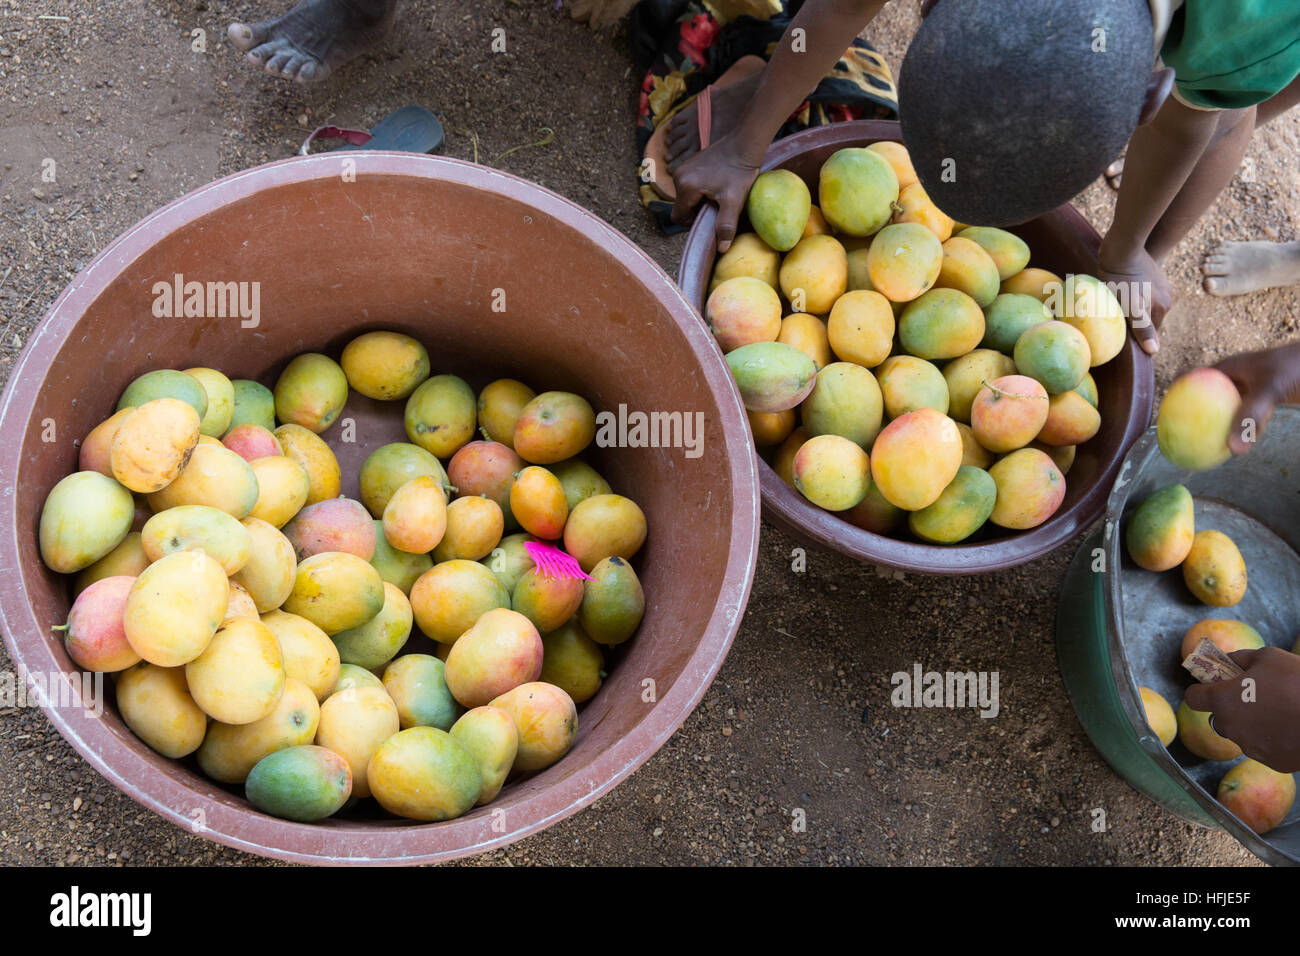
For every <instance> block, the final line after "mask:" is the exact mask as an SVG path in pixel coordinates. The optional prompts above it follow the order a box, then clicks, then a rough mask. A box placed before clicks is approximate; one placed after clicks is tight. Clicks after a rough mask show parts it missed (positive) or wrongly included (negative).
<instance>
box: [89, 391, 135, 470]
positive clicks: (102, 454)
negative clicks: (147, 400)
mask: <svg viewBox="0 0 1300 956" xmlns="http://www.w3.org/2000/svg"><path fill="white" fill-rule="evenodd" d="M133 411H135V406H134V405H128V406H127V407H126V408H123V409H121V410H120V411H117V412H114V413H113V415H112V417H111V418H109V419H107V420H106V421H102V422H100V423H99V424H98V425H96V426H95V427H94V428H92V429H91V430H90V434H89V435H87V436H86V437H85V440H84V441H82V443H81V451H80V452H79V453H78V455H79V458H78V465H77V470H78V471H97V472H99V473H100V474H101V475H107V476H108V477H109V478H112V477H113V464H112V455H113V438H114V436H116V435H117V430H118V429H119V428H121V427H122V422H123V421H125V420H126V417H127V416H128V415H130V414H131V413H132V412H133Z"/></svg>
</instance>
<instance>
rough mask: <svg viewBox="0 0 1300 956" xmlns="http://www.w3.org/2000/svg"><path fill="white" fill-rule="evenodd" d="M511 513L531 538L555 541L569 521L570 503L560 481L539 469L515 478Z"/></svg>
mask: <svg viewBox="0 0 1300 956" xmlns="http://www.w3.org/2000/svg"><path fill="white" fill-rule="evenodd" d="M510 510H511V511H512V512H513V513H514V516H515V520H516V521H518V522H519V526H520V527H521V528H523V529H524V530H525V531H527V532H528V533H529V534H532V535H536V536H537V537H539V538H542V539H545V540H547V541H555V540H557V539H558V538H559V537H560V535H562V534H563V533H564V523H565V522H566V521H568V520H569V502H568V498H567V497H565V494H564V485H562V484H560V479H559V478H556V477H555V476H554V475H553V474H551V473H550V472H549V471H547V470H546V469H545V468H542V467H540V466H538V465H529V466H528V467H527V468H524V469H523V470H521V471H520V472H519V474H517V475H515V480H514V482H513V483H512V484H511V485H510Z"/></svg>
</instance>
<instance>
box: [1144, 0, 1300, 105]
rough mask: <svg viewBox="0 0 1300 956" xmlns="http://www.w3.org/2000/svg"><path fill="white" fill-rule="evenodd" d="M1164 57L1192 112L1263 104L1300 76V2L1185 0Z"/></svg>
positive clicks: (1176, 14)
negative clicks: (1200, 109) (1196, 107)
mask: <svg viewBox="0 0 1300 956" xmlns="http://www.w3.org/2000/svg"><path fill="white" fill-rule="evenodd" d="M1160 57H1161V59H1162V60H1163V61H1164V63H1165V66H1168V67H1171V68H1172V69H1173V71H1174V75H1175V86H1176V87H1177V89H1178V95H1179V97H1180V98H1181V99H1182V100H1183V101H1184V102H1186V103H1188V104H1190V105H1192V106H1199V107H1201V108H1203V109H1221V110H1228V109H1244V108H1246V107H1248V106H1254V105H1255V104H1257V103H1262V102H1263V101H1264V100H1266V99H1268V98H1269V97H1271V96H1274V95H1275V94H1277V93H1280V92H1281V91H1282V90H1283V89H1285V88H1286V87H1287V85H1288V84H1290V83H1291V81H1292V80H1294V79H1295V78H1296V77H1297V76H1298V75H1300V0H1185V2H1184V3H1183V4H1182V6H1180V7H1179V8H1178V9H1177V10H1175V11H1174V12H1173V18H1172V20H1171V21H1170V24H1169V32H1168V33H1167V34H1166V35H1165V41H1164V45H1163V46H1162V47H1161V49H1160Z"/></svg>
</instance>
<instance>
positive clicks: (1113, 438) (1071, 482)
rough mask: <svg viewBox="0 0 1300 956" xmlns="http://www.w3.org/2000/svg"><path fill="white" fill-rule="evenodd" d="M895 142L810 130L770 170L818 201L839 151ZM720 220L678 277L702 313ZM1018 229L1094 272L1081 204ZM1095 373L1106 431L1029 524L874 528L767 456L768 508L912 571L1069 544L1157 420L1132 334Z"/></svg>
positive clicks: (1043, 259) (886, 129) (879, 126)
mask: <svg viewBox="0 0 1300 956" xmlns="http://www.w3.org/2000/svg"><path fill="white" fill-rule="evenodd" d="M886 139H888V140H895V141H899V142H901V141H902V134H901V133H900V132H899V127H898V124H897V123H895V122H887V121H883V120H860V121H857V122H852V123H836V124H834V125H831V126H822V127H818V128H815V129H809V130H804V131H803V132H801V133H796V134H794V135H793V136H789V137H786V138H785V139H783V140H780V141H779V142H777V143H776V144H775V145H773V146H772V148H771V149H770V150H768V153H767V157H766V159H765V161H764V163H763V169H765V170H767V169H789V170H791V171H792V172H794V173H796V174H797V175H799V176H800V177H801V178H802V179H803V180H804V181H805V182H806V183H807V184H808V187H809V189H810V190H811V191H812V194H813V197H814V202H815V201H816V198H815V197H816V196H817V174H818V171H819V170H820V169H821V165H822V163H824V162H825V161H826V160H827V159H828V158H829V157H830V155H831V154H832V153H834V152H835V151H836V150H838V149H843V148H845V147H848V146H867V145H870V144H871V143H874V142H878V141H880V140H886ZM1007 188H1009V189H1011V188H1014V183H1008V184H1007ZM716 218H717V211H716V209H715V207H713V206H707V207H706V208H705V210H704V211H703V212H702V213H701V214H700V215H699V217H698V218H697V219H696V220H695V225H694V226H693V227H692V229H691V231H690V235H689V236H687V239H686V247H685V249H684V250H683V252H682V261H681V265H680V267H679V270H678V274H677V282H678V284H679V285H680V286H681V287H682V290H683V291H684V292H685V293H686V297H687V298H688V299H690V301H691V302H692V303H694V304H695V306H696V308H697V309H699V310H700V312H701V314H702V313H703V311H704V300H705V298H706V297H707V296H706V293H707V290H708V286H709V277H710V276H711V275H712V273H713V262H714V259H715V258H716V256H717V251H716V244H715V242H714V235H713V230H714V222H715V220H716ZM1011 231H1012V232H1015V233H1016V234H1018V235H1019V236H1020V237H1021V238H1023V239H1024V240H1025V241H1026V242H1028V243H1029V246H1030V249H1031V250H1032V259H1031V260H1030V264H1031V265H1034V266H1038V267H1039V268H1043V269H1050V270H1051V271H1053V272H1055V273H1056V274H1058V275H1061V276H1064V275H1065V274H1067V273H1070V272H1091V271H1092V269H1093V268H1094V267H1093V265H1092V263H1093V261H1094V256H1095V253H1096V250H1097V247H1098V246H1099V245H1100V242H1101V240H1100V237H1099V236H1098V235H1097V233H1096V231H1095V230H1094V229H1093V228H1092V226H1091V225H1089V224H1088V221H1087V220H1086V219H1084V218H1083V216H1082V215H1081V214H1080V213H1079V212H1078V210H1076V209H1075V208H1074V207H1072V206H1068V205H1067V206H1061V207H1060V208H1059V209H1055V210H1053V211H1052V212H1050V213H1048V214H1047V215H1045V216H1040V217H1039V218H1037V219H1034V220H1032V221H1030V222H1027V223H1025V224H1024V225H1022V226H1015V227H1012V230H1011ZM1093 374H1094V377H1095V378H1096V380H1097V390H1098V394H1099V404H1100V411H1101V430H1100V431H1099V432H1098V433H1097V435H1096V436H1095V437H1094V438H1093V439H1092V440H1091V441H1089V442H1087V443H1086V444H1084V445H1081V446H1080V447H1079V449H1078V455H1077V457H1076V458H1075V461H1074V465H1073V467H1071V469H1070V474H1069V475H1068V476H1067V478H1066V495H1065V501H1064V502H1063V503H1062V505H1061V508H1060V510H1058V511H1057V512H1056V514H1055V515H1053V516H1052V518H1051V519H1050V520H1048V521H1045V522H1044V523H1043V524H1041V525H1039V526H1038V527H1037V528H1034V529H1032V530H1030V531H1022V532H1014V533H1008V534H1004V535H1000V536H997V537H989V538H983V539H980V540H978V541H973V542H970V543H967V544H959V545H948V546H936V545H929V544H923V543H921V542H918V541H914V540H900V539H897V538H889V537H885V536H883V535H878V534H872V533H871V532H869V531H863V530H862V529H861V528H857V527H855V526H853V525H851V524H849V523H848V522H847V521H844V520H843V519H841V518H838V517H836V516H835V515H833V514H831V513H830V512H827V511H823V510H822V509H820V508H818V507H816V506H814V505H812V504H810V503H809V502H808V501H807V500H806V499H805V498H804V497H803V496H802V495H800V494H799V493H798V492H797V491H795V490H794V489H793V488H791V487H790V486H789V485H787V484H786V483H785V482H784V481H782V480H781V479H780V478H779V477H777V474H776V472H774V471H773V470H772V469H771V467H769V466H768V465H767V463H765V462H763V461H761V460H760V462H759V483H760V485H761V486H762V494H763V515H764V517H766V518H767V519H768V520H769V521H771V522H772V523H773V524H775V525H776V526H777V527H779V528H781V529H783V530H784V531H786V532H788V533H789V534H791V535H794V536H795V537H797V538H800V539H802V540H804V541H808V542H811V543H813V544H816V545H818V546H820V547H823V548H826V549H829V550H831V551H837V552H839V553H840V554H844V555H847V556H848V557H851V558H855V559H857V560H859V561H867V562H870V563H872V564H876V565H885V566H888V567H893V568H900V569H903V570H906V571H922V572H926V573H930V574H947V575H954V574H978V573H980V572H984V571H996V570H999V569H1002V568H1009V567H1014V566H1015V565H1018V564H1024V563H1025V562H1027V561H1032V560H1033V559H1034V558H1037V557H1040V556H1042V555H1044V554H1046V553H1047V552H1049V551H1051V550H1053V549H1054V548H1057V547H1059V546H1060V545H1062V544H1064V543H1065V542H1067V541H1069V540H1070V539H1071V538H1073V537H1074V536H1075V535H1076V534H1078V533H1079V532H1081V531H1083V530H1085V529H1086V528H1088V527H1089V526H1091V525H1092V524H1093V522H1095V521H1096V520H1097V519H1098V518H1100V517H1101V515H1102V512H1103V511H1104V510H1105V508H1106V497H1107V495H1108V494H1109V493H1110V486H1111V484H1112V483H1113V482H1114V480H1115V477H1116V475H1117V474H1118V472H1119V467H1120V463H1121V462H1122V461H1123V459H1124V455H1125V453H1126V452H1127V451H1128V449H1129V446H1131V445H1132V444H1133V443H1134V442H1135V441H1137V439H1138V437H1139V436H1140V435H1141V434H1142V431H1143V429H1145V428H1146V427H1147V425H1148V424H1149V423H1150V421H1151V409H1152V404H1153V401H1154V391H1155V373H1154V369H1153V366H1152V362H1151V358H1150V356H1148V355H1147V354H1146V353H1145V352H1143V351H1142V350H1141V349H1140V348H1138V347H1137V345H1136V344H1134V342H1133V341H1132V340H1131V339H1130V340H1129V343H1128V346H1127V347H1126V348H1125V349H1124V351H1122V352H1120V354H1119V355H1118V356H1116V357H1115V358H1114V359H1113V360H1112V361H1111V362H1109V363H1108V364H1106V365H1104V366H1102V367H1101V368H1100V369H1095V370H1094V372H1093ZM746 428H748V420H746Z"/></svg>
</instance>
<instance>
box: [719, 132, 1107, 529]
mask: <svg viewBox="0 0 1300 956" xmlns="http://www.w3.org/2000/svg"><path fill="white" fill-rule="evenodd" d="M746 213H747V215H748V218H749V222H750V224H751V225H752V226H753V229H754V231H753V232H747V233H743V234H742V235H740V236H738V237H737V238H736V240H735V242H734V243H733V244H732V246H731V248H729V249H728V250H727V252H726V253H724V254H723V255H722V256H721V257H719V259H718V261H717V264H716V266H715V268H714V272H713V276H712V281H711V284H710V287H709V297H708V300H707V302H706V304H705V317H706V319H707V320H708V322H709V325H710V327H711V328H712V330H713V332H714V335H715V336H716V338H717V341H718V344H719V346H720V347H721V348H722V350H723V352H724V353H725V355H726V359H727V363H728V365H729V366H730V367H731V370H732V373H733V375H734V376H735V378H736V381H737V384H738V385H739V387H740V392H741V396H742V397H743V399H744V402H745V406H746V408H747V409H748V411H749V423H750V429H751V431H752V432H753V435H754V441H755V443H756V444H757V445H758V447H759V449H760V450H761V452H762V453H763V454H764V456H765V457H766V458H767V460H768V461H769V462H770V463H771V465H772V466H773V468H774V469H775V470H776V472H777V473H778V474H779V475H780V476H781V477H782V478H783V479H784V480H785V481H786V482H788V483H789V484H790V485H792V486H793V487H794V488H795V489H797V490H798V491H799V492H800V493H801V494H802V495H803V496H804V497H805V498H807V499H808V500H809V501H810V502H812V503H813V504H814V505H817V506H819V507H821V508H823V509H825V510H827V511H832V512H835V513H837V514H839V515H840V516H841V517H842V518H844V519H845V520H846V521H849V522H851V523H852V524H854V525H856V526H858V527H860V528H864V529H866V530H868V531H871V532H874V533H877V534H884V535H894V536H902V535H903V534H904V533H905V532H906V531H907V530H910V532H911V534H912V535H914V536H915V537H916V538H917V539H919V540H921V541H923V542H927V543H931V544H955V543H957V542H960V541H965V540H967V539H968V538H970V537H971V536H972V535H974V534H976V532H978V531H979V530H980V528H981V527H983V526H984V525H985V523H986V522H992V523H993V524H994V525H997V526H998V527H1000V528H1003V529H1007V530H1019V529H1026V528H1032V527H1035V526H1037V525H1039V524H1041V523H1042V522H1044V521H1046V520H1047V519H1048V518H1050V517H1051V516H1052V515H1053V514H1054V513H1055V512H1056V510H1057V509H1058V508H1059V507H1060V505H1061V502H1062V501H1063V500H1064V498H1065V487H1066V486H1065V475H1066V473H1067V472H1068V471H1069V470H1070V465H1071V464H1072V462H1073V461H1074V456H1075V449H1076V447H1077V446H1078V445H1080V444H1082V443H1084V442H1086V441H1088V440H1089V439H1091V438H1092V437H1093V436H1094V435H1095V434H1096V433H1097V431H1098V430H1099V429H1100V427H1101V416H1100V413H1099V412H1098V408H1097V386H1096V383H1095V381H1094V380H1093V377H1092V374H1091V371H1090V370H1092V369H1095V368H1097V367H1098V366H1100V365H1103V364H1105V363H1106V362H1109V361H1110V360H1111V359H1113V358H1114V357H1115V356H1116V355H1118V354H1119V352H1120V351H1121V350H1122V349H1123V348H1124V346H1125V343H1126V341H1127V334H1128V327H1127V322H1126V320H1125V316H1124V312H1123V309H1122V308H1121V307H1120V304H1119V302H1118V300H1117V299H1116V298H1115V296H1114V294H1113V293H1112V292H1111V290H1110V289H1109V288H1107V287H1106V286H1105V285H1104V284H1102V283H1101V282H1099V281H1098V280H1097V279H1095V278H1094V277H1092V276H1087V275H1070V276H1067V277H1065V278H1064V279H1062V278H1061V277H1059V276H1057V275H1054V274H1053V273H1051V272H1048V271H1046V270H1043V269H1038V268H1032V267H1029V258H1030V250H1029V247H1028V245H1026V243H1025V242H1024V241H1023V240H1021V239H1020V238H1019V237H1017V236H1015V235H1013V234H1012V233H1010V232H1007V231H1005V230H1002V229H996V228H991V227H979V226H965V225H963V224H961V223H956V222H954V221H953V220H952V219H950V218H949V217H948V216H946V215H944V213H943V212H942V211H940V210H939V209H938V208H936V207H935V205H934V204H933V203H932V202H931V201H930V199H929V197H928V196H927V195H926V193H925V190H924V189H923V188H922V187H921V185H920V183H919V182H918V181H917V177H916V173H915V171H914V170H913V168H912V164H911V160H910V159H909V157H908V155H907V150H906V149H905V148H904V147H903V146H901V145H900V144H898V143H893V142H880V143H875V144H872V145H871V146H869V147H866V148H849V149H842V150H840V151H838V152H836V153H835V154H833V155H832V156H831V157H830V158H829V159H827V161H826V162H825V163H824V164H823V166H822V168H821V171H820V176H819V183H818V204H817V205H814V204H813V203H812V195H811V193H810V191H809V189H808V187H807V186H806V185H805V183H804V182H803V180H801V179H800V178H799V177H798V176H796V175H795V174H794V173H792V172H789V171H788V170H772V171H769V172H765V173H762V174H761V175H760V176H759V177H758V178H757V179H756V180H755V182H754V185H753V187H752V188H751V190H750V193H749V198H748V201H747V205H746Z"/></svg>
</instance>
